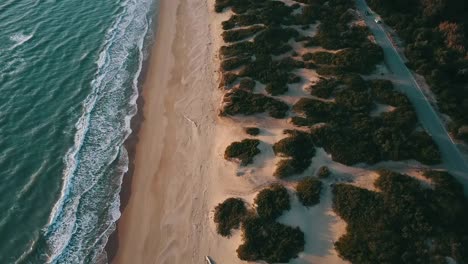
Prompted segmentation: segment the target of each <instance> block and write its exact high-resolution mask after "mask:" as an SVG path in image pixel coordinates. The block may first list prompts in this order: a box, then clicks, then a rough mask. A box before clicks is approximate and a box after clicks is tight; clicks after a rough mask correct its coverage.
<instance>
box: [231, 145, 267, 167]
mask: <svg viewBox="0 0 468 264" xmlns="http://www.w3.org/2000/svg"><path fill="white" fill-rule="evenodd" d="M258 144H260V140H257V139H244V140H242V141H241V142H233V143H232V144H231V145H229V146H228V147H227V148H226V151H225V152H224V158H225V159H227V160H229V159H238V160H239V161H240V163H241V165H242V166H245V165H248V164H250V163H252V162H253V157H254V156H255V155H257V154H259V153H260V149H258Z"/></svg>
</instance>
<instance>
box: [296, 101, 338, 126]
mask: <svg viewBox="0 0 468 264" xmlns="http://www.w3.org/2000/svg"><path fill="white" fill-rule="evenodd" d="M293 110H294V112H296V113H298V114H301V115H305V116H306V117H309V118H314V119H315V120H317V121H319V122H322V121H328V120H330V118H332V117H333V115H334V114H335V111H336V107H335V104H333V103H326V102H322V101H318V100H314V99H310V98H301V99H299V101H297V103H295V104H294V106H293Z"/></svg>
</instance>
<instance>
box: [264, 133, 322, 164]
mask: <svg viewBox="0 0 468 264" xmlns="http://www.w3.org/2000/svg"><path fill="white" fill-rule="evenodd" d="M273 151H274V152H275V155H277V156H287V157H294V158H306V159H310V158H312V157H313V156H314V155H315V147H314V142H313V140H312V137H311V136H310V135H309V134H307V133H303V132H298V131H297V132H295V133H294V134H292V135H289V136H288V137H286V138H283V139H281V140H280V141H278V142H276V143H275V144H274V145H273Z"/></svg>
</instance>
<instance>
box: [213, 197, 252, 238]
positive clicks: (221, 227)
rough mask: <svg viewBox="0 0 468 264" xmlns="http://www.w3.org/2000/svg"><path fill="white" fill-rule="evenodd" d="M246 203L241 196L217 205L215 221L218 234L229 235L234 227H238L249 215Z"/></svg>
mask: <svg viewBox="0 0 468 264" xmlns="http://www.w3.org/2000/svg"><path fill="white" fill-rule="evenodd" d="M247 215H248V211H247V208H246V206H245V203H244V201H243V200H242V199H239V198H228V199H226V200H225V201H224V202H222V203H220V204H218V205H217V206H216V207H215V214H214V222H215V223H216V230H217V232H218V234H220V235H222V236H225V237H229V236H231V231H232V230H233V229H238V228H239V226H240V224H241V222H242V221H243V220H244V218H245V217H247Z"/></svg>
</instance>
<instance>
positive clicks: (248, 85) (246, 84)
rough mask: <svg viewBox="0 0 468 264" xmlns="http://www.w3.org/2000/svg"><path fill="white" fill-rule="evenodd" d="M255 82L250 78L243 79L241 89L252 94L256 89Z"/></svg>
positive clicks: (240, 84)
mask: <svg viewBox="0 0 468 264" xmlns="http://www.w3.org/2000/svg"><path fill="white" fill-rule="evenodd" d="M255 85H256V83H255V81H254V80H252V79H250V78H245V79H242V80H241V81H240V83H239V89H242V90H246V91H250V92H252V91H253V90H254V88H255Z"/></svg>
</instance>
